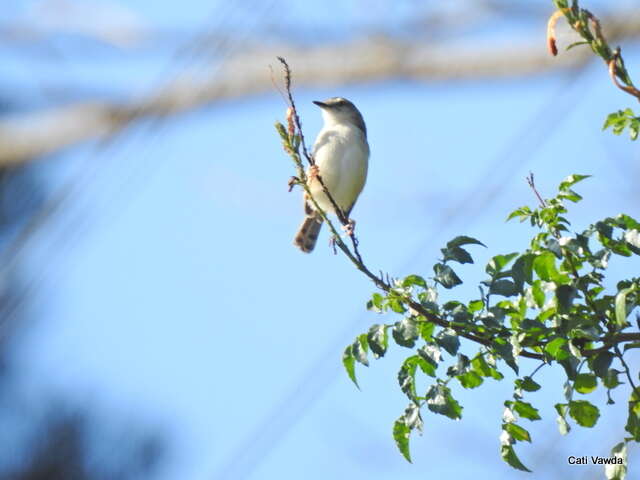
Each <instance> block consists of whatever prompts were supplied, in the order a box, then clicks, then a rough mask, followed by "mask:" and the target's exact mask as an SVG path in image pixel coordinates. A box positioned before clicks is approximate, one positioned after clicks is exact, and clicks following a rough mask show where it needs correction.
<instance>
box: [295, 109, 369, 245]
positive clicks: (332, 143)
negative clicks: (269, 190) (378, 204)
mask: <svg viewBox="0 0 640 480" xmlns="http://www.w3.org/2000/svg"><path fill="white" fill-rule="evenodd" d="M313 103H314V104H316V105H317V106H318V107H320V110H321V112H322V118H323V121H324V125H323V127H322V129H321V130H320V132H319V133H318V137H317V138H316V141H315V143H314V145H313V148H312V158H313V159H314V162H315V167H314V166H312V167H310V168H309V171H308V173H307V178H308V186H309V190H310V191H311V195H312V196H313V198H314V200H315V201H316V203H317V204H318V206H319V207H320V208H321V209H322V210H323V211H324V212H325V213H334V214H336V212H335V211H334V208H333V205H332V203H331V201H330V200H329V198H327V196H326V195H325V193H324V191H323V188H322V185H321V184H320V182H319V181H318V178H317V177H318V175H319V176H320V178H321V179H322V182H323V183H324V184H325V186H326V187H327V190H328V191H329V193H330V195H331V197H332V198H333V199H334V200H335V202H336V204H337V205H338V207H340V210H342V212H343V213H344V214H345V215H346V217H347V218H349V214H350V213H351V210H352V209H353V206H354V205H355V203H356V200H357V199H358V196H359V195H360V192H362V189H363V188H364V184H365V182H366V179H367V170H368V167H369V143H368V142H367V126H366V125H365V123H364V118H363V117H362V114H361V113H360V111H359V110H358V109H357V108H356V106H355V105H354V104H353V103H352V102H350V101H349V100H347V99H346V98H342V97H332V98H329V99H327V100H324V101H314V102H313ZM303 200H304V213H305V218H304V220H303V221H302V224H301V225H300V227H299V229H298V232H297V233H296V236H295V237H294V240H293V244H294V245H295V246H296V247H298V248H299V249H300V250H302V251H303V252H305V253H311V252H312V251H313V249H314V247H315V245H316V241H317V240H318V235H319V233H320V227H322V221H323V220H322V216H321V215H320V214H319V213H318V212H317V211H316V209H315V206H314V205H313V202H312V201H311V200H310V199H309V198H308V195H307V194H306V193H305V195H304V198H303Z"/></svg>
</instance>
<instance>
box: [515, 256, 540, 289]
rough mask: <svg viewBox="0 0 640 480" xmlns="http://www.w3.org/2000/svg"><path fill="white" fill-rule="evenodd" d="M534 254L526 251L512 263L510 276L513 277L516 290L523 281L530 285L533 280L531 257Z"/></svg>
mask: <svg viewBox="0 0 640 480" xmlns="http://www.w3.org/2000/svg"><path fill="white" fill-rule="evenodd" d="M534 258H535V255H534V254H532V253H527V254H524V255H520V256H519V257H518V258H517V259H516V261H515V262H514V263H513V266H512V267H511V276H512V277H513V280H514V282H515V283H516V287H517V289H518V291H521V290H522V287H523V286H524V283H525V282H526V283H528V284H529V285H531V283H532V282H533V259H534Z"/></svg>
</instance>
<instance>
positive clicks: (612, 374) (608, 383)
mask: <svg viewBox="0 0 640 480" xmlns="http://www.w3.org/2000/svg"><path fill="white" fill-rule="evenodd" d="M620 373H622V372H619V371H618V370H616V369H614V368H610V369H609V370H607V373H606V374H605V376H604V377H602V383H603V385H604V386H605V387H607V388H608V389H609V390H611V389H613V388H616V387H617V386H618V385H620V380H618V375H620Z"/></svg>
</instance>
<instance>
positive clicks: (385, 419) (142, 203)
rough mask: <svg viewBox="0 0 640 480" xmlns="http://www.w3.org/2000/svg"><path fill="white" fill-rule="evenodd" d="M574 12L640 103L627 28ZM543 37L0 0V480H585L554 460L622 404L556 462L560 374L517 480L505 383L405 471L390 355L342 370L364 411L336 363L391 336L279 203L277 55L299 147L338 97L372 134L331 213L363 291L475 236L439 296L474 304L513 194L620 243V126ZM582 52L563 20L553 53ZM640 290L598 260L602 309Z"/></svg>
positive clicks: (583, 62)
mask: <svg viewBox="0 0 640 480" xmlns="http://www.w3.org/2000/svg"><path fill="white" fill-rule="evenodd" d="M581 5H582V6H584V7H587V8H590V9H591V10H592V11H593V12H594V13H595V14H596V15H598V16H599V17H600V19H601V20H602V23H603V25H604V28H605V34H606V35H607V36H608V37H609V38H611V39H612V40H611V42H612V43H613V44H614V45H615V44H621V45H622V46H623V55H624V56H625V60H626V63H627V65H628V67H629V70H630V73H631V75H632V77H634V78H635V79H636V81H638V79H639V78H640V68H636V67H637V65H638V60H639V59H640V49H639V48H638V45H639V44H638V39H639V38H640V10H639V9H638V8H637V7H638V3H637V0H617V1H605V0H583V1H582V2H581ZM551 12H552V2H551V0H538V1H531V0H520V1H518V0H450V1H448V2H436V1H417V0H344V1H340V2H328V3H327V2H320V1H309V2H297V1H293V0H241V1H235V2H234V1H226V2H221V1H216V0H209V1H204V0H184V1H182V2H157V1H155V0H127V1H125V0H100V1H97V0H96V1H94V0H8V1H7V0H5V1H4V2H3V5H2V8H0V56H1V57H0V58H1V59H2V61H1V62H0V248H1V255H0V296H1V304H0V437H2V445H3V448H2V449H0V478H8V479H34V480H35V479H65V480H66V479H91V480H93V479H180V480H192V479H193V480H205V479H233V480H236V479H298V478H306V479H326V478H364V477H365V476H366V478H370V479H387V478H394V479H395V478H403V479H424V478H440V477H442V476H444V475H446V476H447V478H461V479H462V478H476V477H478V476H483V477H484V476H487V477H488V476H490V478H497V479H510V478H564V479H567V478H576V479H577V478H580V479H582V478H602V476H603V474H602V469H601V468H599V467H593V466H569V465H567V461H566V459H567V456H569V455H575V456H581V455H608V452H609V450H610V449H611V447H612V446H613V445H614V444H616V443H618V441H620V440H621V439H622V437H623V433H624V422H625V418H624V412H625V411H626V397H625V396H624V395H623V392H624V390H623V389H618V390H616V392H615V393H616V394H617V395H618V397H614V400H616V402H617V403H616V405H614V406H607V405H605V402H606V397H605V395H604V392H600V393H599V394H597V395H596V398H597V400H598V403H597V404H598V406H599V407H600V408H601V413H602V416H601V418H600V420H599V423H598V425H596V427H595V428H594V429H592V430H590V429H581V428H580V427H575V428H574V429H573V431H572V432H571V434H570V435H568V436H567V437H561V436H560V434H559V433H558V430H557V426H556V422H555V416H556V414H555V411H554V410H553V404H554V403H557V402H560V401H562V399H563V393H562V378H561V377H562V375H561V372H558V371H555V370H554V369H553V368H545V369H542V370H541V371H540V372H539V373H538V374H537V375H536V379H537V380H538V382H539V383H541V384H542V385H543V386H544V388H543V389H542V390H541V391H539V392H536V393H535V394H529V395H528V397H527V398H528V400H530V401H531V402H532V403H533V404H534V405H535V406H537V407H539V408H540V411H541V414H542V416H543V420H542V421H539V422H535V423H533V424H531V425H530V427H531V432H532V437H533V444H532V445H519V448H517V451H518V453H519V455H520V458H521V460H522V461H523V462H524V463H525V465H527V466H528V467H529V468H531V469H533V470H534V472H535V473H534V475H533V476H531V475H530V476H529V477H526V475H527V474H524V473H522V472H517V471H515V470H512V469H511V468H510V467H508V466H507V465H506V464H504V463H503V462H502V461H501V460H500V458H499V441H498V435H499V434H500V419H501V414H502V409H503V405H502V403H503V401H504V400H506V399H508V398H510V396H511V389H512V384H511V382H510V381H509V377H508V376H507V379H506V380H505V381H503V382H500V383H492V384H489V385H488V384H485V385H483V386H482V388H481V389H479V390H475V391H472V392H467V391H464V390H462V389H461V388H457V387H459V386H458V385H457V384H456V387H455V388H454V392H453V393H454V396H456V398H458V400H459V401H460V402H461V404H462V405H463V406H464V408H465V410H464V412H463V421H461V422H452V421H450V420H449V419H447V418H443V417H436V416H434V415H430V414H425V432H424V435H423V436H422V437H416V438H413V440H412V455H413V458H414V464H413V465H410V464H408V463H406V462H405V461H404V459H403V458H402V456H401V455H400V454H399V453H398V452H397V450H396V447H395V445H394V443H393V440H392V437H391V427H392V423H393V421H394V420H395V419H396V418H397V417H398V416H399V415H400V414H401V413H402V411H403V409H404V407H405V406H406V400H405V398H404V396H403V394H402V393H401V392H400V390H399V388H398V387H397V381H396V372H397V369H398V368H399V365H400V362H401V361H402V359H403V358H404V356H406V355H407V352H408V351H406V350H405V351H401V348H400V347H397V346H396V347H394V348H392V349H391V350H392V351H391V352H390V353H389V354H388V355H387V356H386V357H385V358H384V359H382V360H378V361H376V362H374V364H373V367H372V368H370V369H369V370H366V371H364V369H359V370H358V376H359V381H360V386H361V388H362V391H358V390H357V389H356V388H355V387H354V386H353V385H352V384H351V382H350V381H349V380H348V378H347V376H346V374H345V373H344V372H343V371H342V366H341V361H340V357H341V351H342V349H343V348H344V346H345V345H347V344H348V343H350V342H351V341H352V340H353V337H354V335H356V334H357V333H360V332H363V331H366V330H367V329H368V327H369V326H370V325H371V324H372V323H379V322H381V321H384V319H381V318H380V317H379V316H377V315H375V314H373V313H370V312H366V310H365V303H366V301H367V300H368V298H369V297H370V294H371V292H372V291H373V288H374V287H373V285H372V284H371V283H369V282H368V281H367V280H366V279H365V278H364V277H363V276H362V275H359V274H358V273H357V272H356V271H354V269H353V268H352V267H351V266H350V265H349V264H348V263H347V262H346V260H345V259H344V258H342V256H340V255H337V256H334V255H333V253H332V251H331V249H330V248H329V246H328V237H327V234H326V231H324V232H323V235H322V236H321V239H320V241H319V243H318V247H317V248H316V251H314V252H313V254H312V255H304V254H302V253H301V252H299V251H298V250H297V249H295V248H294V247H293V246H292V243H291V242H292V238H293V235H294V233H295V231H296V229H297V227H298V224H299V222H300V221H301V220H302V207H301V200H300V192H299V191H295V192H294V193H287V180H288V178H289V177H290V176H291V175H293V174H294V170H293V167H292V165H291V162H290V160H289V159H288V158H287V157H286V155H285V154H284V152H283V151H282V148H281V146H280V142H279V138H278V136H277V134H276V133H275V130H274V129H273V123H274V122H275V121H276V120H283V117H284V112H285V108H286V105H285V103H284V101H283V99H282V98H281V96H280V94H279V93H278V91H277V89H276V88H275V86H274V80H275V83H276V84H278V83H281V73H280V66H279V64H278V62H277V61H276V59H275V57H276V56H277V55H282V56H284V57H285V58H286V59H287V60H288V62H289V64H290V65H291V68H292V70H293V80H294V93H295V95H296V100H297V103H298V108H299V112H300V114H301V117H302V121H303V128H304V130H305V133H306V135H307V138H308V140H309V142H310V143H311V142H312V141H313V138H314V136H315V134H316V132H317V131H318V130H319V128H320V127H321V118H320V115H319V112H318V110H317V108H316V107H315V106H314V105H313V104H312V103H311V102H312V100H321V99H325V98H327V97H332V96H344V97H347V98H349V99H350V100H352V101H353V102H354V103H355V104H356V105H357V106H358V107H359V109H360V110H361V112H362V113H363V115H364V118H365V119H366V121H367V126H368V130H369V143H370V146H371V152H372V155H371V160H370V170H369V178H368V182H367V186H366V188H365V190H364V192H363V194H362V196H361V197H360V200H359V202H358V205H357V207H356V208H355V210H354V212H353V214H352V215H353V216H354V218H356V219H357V222H358V235H359V238H360V242H361V251H362V253H363V255H364V258H365V261H367V263H368V264H369V266H370V267H371V268H372V270H374V271H377V270H378V269H382V270H384V271H386V272H389V273H390V274H391V275H394V276H403V275H407V274H409V273H420V274H424V275H429V274H430V272H431V265H433V263H435V261H436V259H437V258H438V256H439V253H440V252H439V248H440V247H441V246H442V245H443V244H444V243H445V242H446V241H447V240H449V239H450V238H452V237H454V236H456V235H460V234H465V235H471V236H474V237H477V238H479V239H480V240H482V241H483V242H484V243H485V244H486V245H487V246H488V249H486V250H485V249H481V248H478V249H476V250H474V258H476V265H478V266H465V267H464V268H460V270H459V273H460V275H461V277H462V278H463V279H464V280H465V284H464V285H463V286H461V287H459V288H458V289H457V290H456V291H454V292H453V294H455V295H457V298H467V299H471V298H475V297H476V296H477V287H476V286H475V285H477V282H478V281H479V280H481V279H482V278H483V277H482V270H483V268H481V267H479V266H481V265H483V263H484V262H486V261H487V259H488V258H490V257H491V256H493V255H495V254H498V253H508V252H510V251H513V250H516V249H524V248H526V246H527V237H528V235H530V234H531V233H532V230H531V228H530V227H529V226H528V225H526V224H525V225H520V224H517V222H516V223H505V222H504V219H505V218H506V216H507V214H508V213H509V212H510V211H511V210H513V209H515V208H516V207H518V206H521V205H524V204H530V205H533V204H534V203H535V199H534V198H533V195H532V193H531V192H530V191H529V189H528V187H527V185H526V182H525V180H524V177H525V175H526V174H527V173H528V172H529V171H531V172H533V173H534V174H535V178H536V182H537V185H538V188H539V190H540V191H541V192H542V194H543V195H546V196H551V195H552V194H553V192H554V188H555V187H556V185H557V184H558V183H559V182H560V181H561V180H562V179H563V178H564V177H566V176H567V175H569V174H571V173H581V174H592V175H593V178H592V179H589V180H588V181H586V182H583V183H582V184H580V185H579V186H578V188H577V190H578V191H579V192H580V193H581V194H583V195H584V196H585V200H584V201H583V202H582V203H580V204H578V205H577V206H573V207H571V208H572V210H571V213H570V218H572V219H574V222H575V223H574V227H575V229H576V230H579V229H581V228H584V227H585V226H587V225H588V224H589V223H591V222H592V221H595V220H598V219H600V218H603V217H605V216H610V215H615V214H618V213H620V212H625V213H628V214H630V215H632V216H636V217H637V216H639V215H640V213H639V212H638V210H639V207H640V202H639V197H638V188H637V179H638V178H640V177H639V174H640V168H639V159H638V149H637V144H634V143H632V142H630V141H629V140H628V138H624V137H615V136H613V135H612V134H611V133H610V132H605V133H602V132H601V126H602V124H603V122H604V119H605V117H606V115H607V114H609V113H611V112H613V111H615V110H618V109H623V108H626V107H627V106H632V99H631V97H629V96H626V95H625V94H623V93H622V92H620V91H619V90H617V89H616V88H615V87H614V86H613V85H612V84H611V83H610V80H609V78H608V74H607V71H606V68H605V66H604V65H603V64H602V62H601V60H599V59H596V58H595V57H593V56H592V55H591V53H590V52H589V51H587V50H586V49H581V48H576V49H573V50H571V51H570V52H564V50H563V49H561V53H560V55H559V56H558V57H557V58H552V57H550V56H549V54H548V53H547V50H546V41H545V33H546V21H547V18H548V16H549V15H550V13H551ZM574 40H575V39H574V37H573V36H572V34H571V33H570V31H569V30H568V28H567V27H566V26H564V25H563V24H562V22H560V24H559V44H560V47H566V46H567V45H569V44H570V43H571V42H573V41H574ZM270 66H272V67H273V72H274V73H273V74H272V72H271V70H270ZM636 266H638V265H637V264H636ZM632 275H637V270H636V269H635V267H634V269H633V271H632V270H630V269H629V263H628V262H625V263H624V265H622V264H619V262H616V261H615V260H614V261H612V280H611V282H612V285H613V284H615V279H616V278H622V277H623V276H632ZM387 321H390V319H387ZM466 348H468V350H469V351H472V349H471V348H469V347H466ZM631 358H635V359H636V360H635V361H636V364H637V360H638V357H637V356H636V357H631ZM534 366H535V365H533V364H529V363H527V361H525V360H523V362H522V371H523V372H524V373H525V374H526V373H530V371H531V370H533V368H534ZM523 422H526V420H523ZM524 426H526V427H527V428H529V425H524ZM637 453H638V449H637V448H635V449H634V448H631V450H630V463H631V466H630V471H629V478H640V466H639V465H638V463H637V461H638V455H637ZM634 460H635V463H634Z"/></svg>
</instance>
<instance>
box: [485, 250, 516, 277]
mask: <svg viewBox="0 0 640 480" xmlns="http://www.w3.org/2000/svg"><path fill="white" fill-rule="evenodd" d="M517 256H518V252H514V253H508V254H507V255H496V256H495V257H493V258H492V259H491V260H489V263H487V267H486V268H485V271H486V272H487V273H488V274H489V275H491V276H492V277H495V276H496V275H497V274H498V273H500V272H501V271H502V269H503V268H504V267H506V266H507V265H508V264H509V262H511V260H513V259H514V258H516V257H517Z"/></svg>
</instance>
